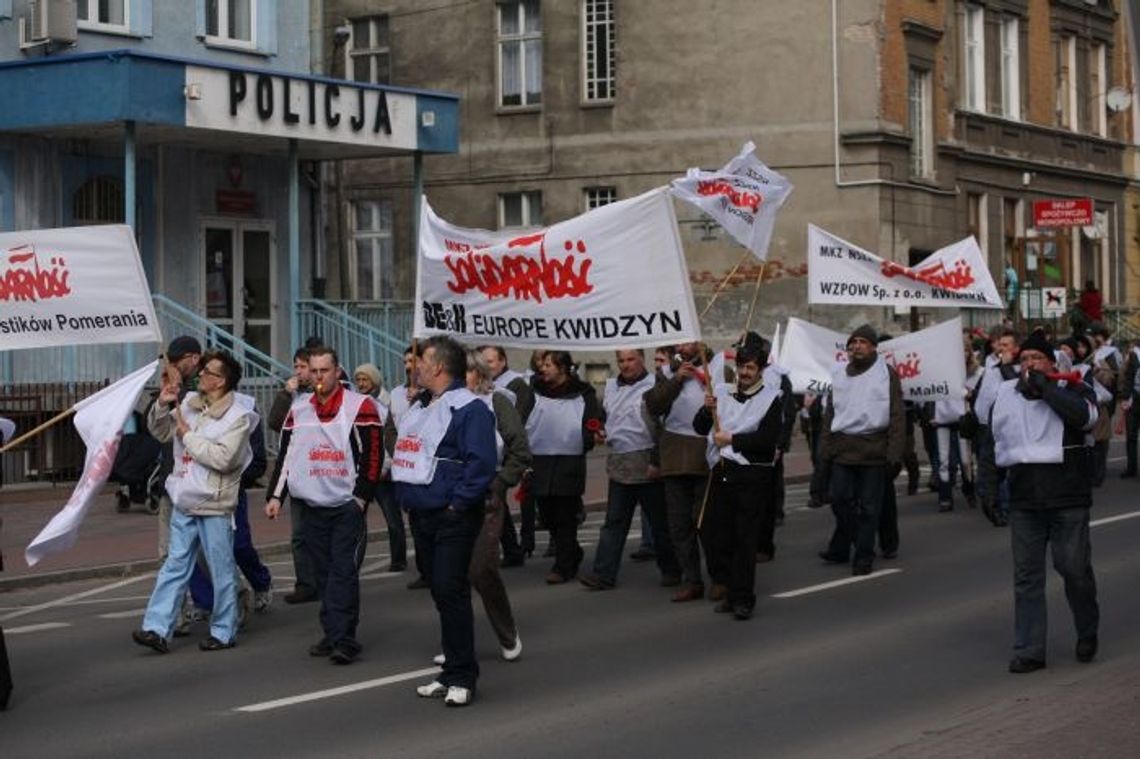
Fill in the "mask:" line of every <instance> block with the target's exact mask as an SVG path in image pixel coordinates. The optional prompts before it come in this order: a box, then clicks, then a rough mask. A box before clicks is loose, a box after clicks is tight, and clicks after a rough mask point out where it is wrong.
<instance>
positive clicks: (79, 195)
mask: <svg viewBox="0 0 1140 759" xmlns="http://www.w3.org/2000/svg"><path fill="white" fill-rule="evenodd" d="M71 216H72V219H73V220H74V223H75V224H76V226H80V225H84V224H122V223H123V222H124V221H125V220H126V218H127V217H126V213H125V210H124V203H123V182H122V180H121V179H119V178H118V177H108V176H99V177H91V178H90V179H88V180H87V181H86V182H84V183H83V185H82V186H81V187H80V188H79V189H78V190H76V191H75V194H74V195H73V196H72V197H71Z"/></svg>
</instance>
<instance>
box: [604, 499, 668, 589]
mask: <svg viewBox="0 0 1140 759" xmlns="http://www.w3.org/2000/svg"><path fill="white" fill-rule="evenodd" d="M639 503H640V504H641V513H642V515H643V516H644V517H646V518H647V519H648V520H649V525H650V530H651V531H652V534H653V543H652V545H653V546H655V548H654V550H655V552H656V554H657V568H658V569H660V570H661V574H663V575H672V576H674V577H679V576H680V575H681V565H680V564H678V563H677V557H676V556H675V555H674V554H673V546H672V545H671V544H670V542H669V527H668V525H667V524H666V522H665V486H664V484H662V482H661V481H660V480H657V481H655V482H640V483H636V484H632V485H630V484H624V483H621V482H615V481H614V480H610V488H609V503H608V504H607V506H606V521H605V523H604V524H603V525H602V530H601V532H600V533H599V534H598V550H597V551H596V552H595V553H594V574H596V575H598V576H599V577H601V578H602V579H603V580H604V581H606V582H607V583H610V584H614V583H616V582H617V575H618V570H619V569H621V555H622V554H623V553H624V552H625V539H626V537H627V536H628V535H629V527H630V524H631V523H632V522H633V512H634V509H636V508H637V505H638V504H639Z"/></svg>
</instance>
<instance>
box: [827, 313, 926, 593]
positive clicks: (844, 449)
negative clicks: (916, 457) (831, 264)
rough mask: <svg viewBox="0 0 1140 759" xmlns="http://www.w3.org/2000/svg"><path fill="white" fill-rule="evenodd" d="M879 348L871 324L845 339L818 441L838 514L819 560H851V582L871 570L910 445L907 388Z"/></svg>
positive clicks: (832, 506)
mask: <svg viewBox="0 0 1140 759" xmlns="http://www.w3.org/2000/svg"><path fill="white" fill-rule="evenodd" d="M878 343H879V337H878V333H876V332H875V329H874V328H873V327H872V326H871V325H869V324H864V325H863V326H861V327H859V328H858V329H856V330H855V331H854V332H852V333H851V336H850V337H849V338H847V363H846V364H844V365H840V366H839V367H837V368H836V370H835V371H834V373H833V374H832V376H831V396H830V403H829V404H828V408H827V411H826V413H825V416H824V420H823V428H822V430H821V436H820V454H821V456H822V457H823V458H824V459H825V460H826V461H829V462H831V485H830V491H831V510H832V513H834V514H835V531H834V532H833V533H832V536H831V542H830V544H829V545H828V547H827V549H826V550H824V551H821V552H820V558H822V559H823V560H824V561H826V562H828V563H834V564H846V563H847V562H848V561H850V562H851V573H852V574H854V575H866V574H870V573H871V571H872V569H873V566H874V561H875V537H876V534H877V531H878V527H879V515H880V512H881V510H882V507H883V500H884V498H885V490H886V488H887V487H888V486H889V483H890V482H891V480H893V479H894V474H896V473H897V472H898V469H899V468H900V467H901V466H902V457H903V447H904V445H905V444H906V412H905V410H904V409H903V400H902V388H901V386H900V385H899V378H898V376H897V375H896V374H895V372H894V370H893V369H891V367H889V366H887V364H886V362H885V361H884V360H883V358H882V357H881V356H879V354H878V351H877V350H876V346H878ZM852 547H854V556H853V557H852V550H851V549H852Z"/></svg>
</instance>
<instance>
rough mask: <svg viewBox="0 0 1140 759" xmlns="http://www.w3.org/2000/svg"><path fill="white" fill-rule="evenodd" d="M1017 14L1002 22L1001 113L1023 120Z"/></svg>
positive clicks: (1009, 117) (1007, 116)
mask: <svg viewBox="0 0 1140 759" xmlns="http://www.w3.org/2000/svg"><path fill="white" fill-rule="evenodd" d="M1019 27H1020V24H1019V23H1018V19H1017V17H1016V16H1007V17H1006V18H1004V19H1002V22H1001V113H1002V115H1003V116H1005V117H1006V118H1007V119H1016V120H1021V49H1020V47H1021V43H1020V37H1019V33H1020V29H1019Z"/></svg>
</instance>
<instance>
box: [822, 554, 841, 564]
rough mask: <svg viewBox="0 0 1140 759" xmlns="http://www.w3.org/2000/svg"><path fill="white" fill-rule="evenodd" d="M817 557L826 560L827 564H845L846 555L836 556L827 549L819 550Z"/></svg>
mask: <svg viewBox="0 0 1140 759" xmlns="http://www.w3.org/2000/svg"><path fill="white" fill-rule="evenodd" d="M819 558H821V559H823V560H824V561H826V562H827V563H828V564H846V563H847V561H848V559H847V557H846V556H836V555H835V554H833V553H830V552H828V551H820V552H819Z"/></svg>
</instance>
